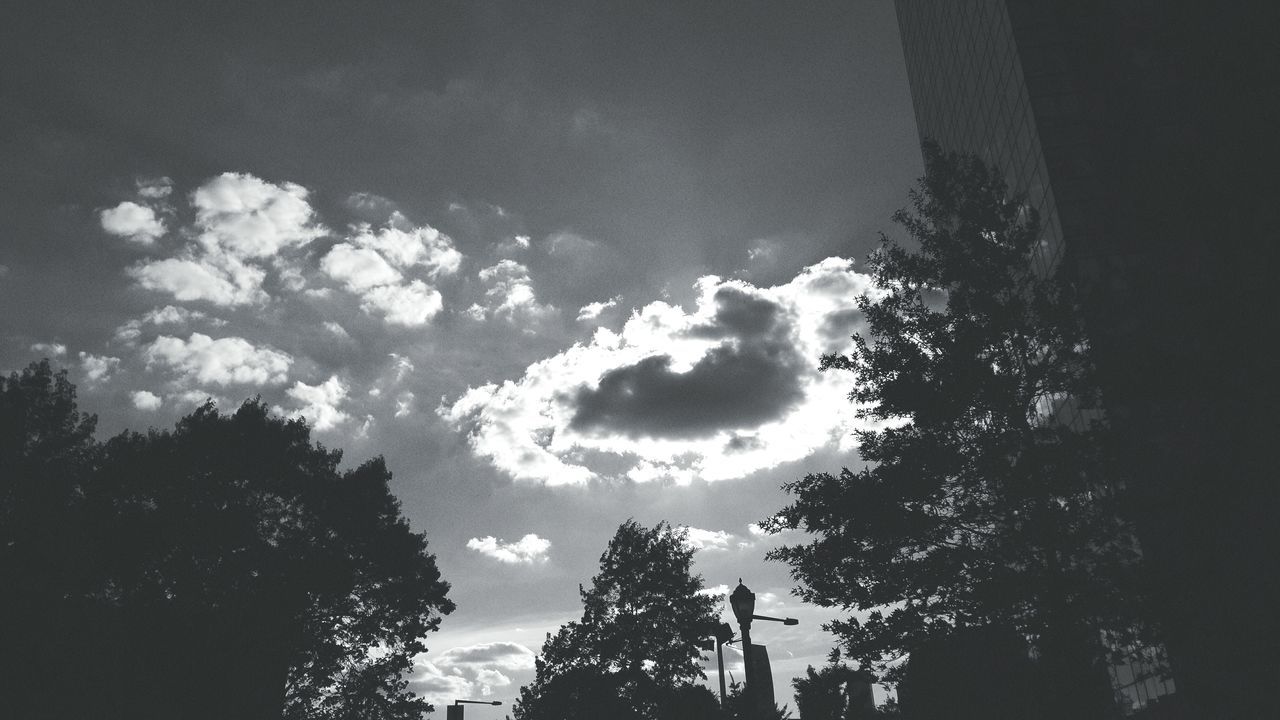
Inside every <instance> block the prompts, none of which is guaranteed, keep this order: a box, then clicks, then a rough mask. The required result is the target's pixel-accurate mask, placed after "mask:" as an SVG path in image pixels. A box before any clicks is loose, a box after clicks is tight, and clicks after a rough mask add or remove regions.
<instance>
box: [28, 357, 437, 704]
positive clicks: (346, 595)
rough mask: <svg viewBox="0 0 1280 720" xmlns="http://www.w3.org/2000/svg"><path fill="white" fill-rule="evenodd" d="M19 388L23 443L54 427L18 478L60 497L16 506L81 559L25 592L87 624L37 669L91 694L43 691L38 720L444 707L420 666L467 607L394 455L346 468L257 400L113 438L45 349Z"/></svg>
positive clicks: (46, 617)
mask: <svg viewBox="0 0 1280 720" xmlns="http://www.w3.org/2000/svg"><path fill="white" fill-rule="evenodd" d="M14 387H17V388H19V389H20V390H22V391H24V392H25V395H24V394H23V393H21V392H17V391H14V390H13V388H14ZM32 388H34V389H32ZM4 390H5V392H4V393H3V394H4V395H5V397H6V398H10V399H11V398H13V397H18V398H26V397H35V398H36V399H37V402H31V401H27V402H26V403H25V405H23V406H22V407H27V408H37V409H40V410H41V412H27V413H26V418H27V420H26V425H25V430H23V431H18V430H12V429H11V428H12V427H16V426H15V425H13V424H11V423H10V422H9V418H10V417H11V416H17V415H19V413H16V412H14V411H13V410H12V408H13V407H15V406H16V405H17V403H16V401H13V402H11V401H10V400H6V401H5V405H4V408H3V411H4V416H5V421H4V422H5V438H6V444H8V441H9V438H11V437H21V436H22V434H21V433H22V432H25V433H26V437H28V438H33V437H34V438H37V439H38V440H39V442H33V441H31V440H30V439H28V441H27V443H26V444H25V446H24V447H26V448H27V456H26V457H25V458H19V459H20V460H23V462H25V464H23V465H17V466H15V467H19V469H20V472H19V473H6V474H5V481H6V487H7V488H8V487H24V486H26V485H43V486H47V487H46V492H53V491H56V493H55V494H56V495H57V497H58V498H59V502H49V503H45V504H44V505H39V504H36V503H33V502H31V501H30V500H29V499H27V498H25V497H19V496H17V494H14V493H9V494H6V504H5V511H6V514H9V511H12V512H13V513H14V514H21V513H23V512H25V513H27V514H29V515H30V516H31V518H30V519H29V521H28V524H29V525H31V526H33V527H34V526H39V525H42V524H45V523H47V524H49V526H50V527H70V526H75V528H74V529H75V532H72V533H69V534H68V535H67V536H66V537H64V538H56V539H54V540H55V541H54V542H51V544H49V545H48V547H50V548H53V549H54V550H55V551H57V552H59V553H64V554H67V555H69V556H74V557H77V558H79V560H78V561H77V562H76V563H73V564H70V565H68V566H67V567H69V568H70V570H69V571H68V575H69V577H68V578H67V579H66V580H65V581H64V582H61V583H60V584H59V583H51V582H49V581H48V579H47V577H44V578H38V579H37V581H36V582H35V583H34V584H32V589H31V591H30V592H26V593H21V596H20V597H19V598H18V599H19V600H22V601H25V602H28V603H30V602H33V601H34V600H35V599H39V598H47V599H49V600H50V602H51V605H52V606H53V607H54V608H56V610H55V611H53V612H52V613H51V612H50V611H42V612H38V613H36V614H35V617H38V618H41V620H42V621H43V622H41V623H40V624H41V625H43V624H49V622H50V621H51V620H52V619H55V618H57V619H61V620H64V621H66V622H67V623H68V627H70V628H72V629H73V630H74V632H73V633H72V634H71V635H70V636H67V634H66V633H64V634H63V636H62V637H61V638H60V639H59V641H58V642H56V643H54V644H52V645H50V646H48V647H50V648H51V654H50V656H49V657H48V658H45V661H46V662H47V664H42V665H41V666H40V667H39V668H37V669H36V670H33V672H36V673H47V674H50V675H51V676H53V677H54V678H59V676H60V675H61V674H62V673H59V672H58V668H59V667H60V666H65V665H66V664H67V662H68V661H69V658H73V657H74V658H78V659H80V660H82V661H83V665H84V666H85V667H84V669H83V670H82V674H81V676H80V677H78V678H77V679H76V683H77V686H78V687H79V688H80V689H81V690H82V693H81V694H80V695H79V697H80V698H81V699H80V700H78V701H77V700H73V701H61V700H57V699H55V700H54V701H53V709H50V708H51V705H50V703H49V702H48V701H47V700H48V699H47V696H45V697H44V698H42V697H41V696H40V695H36V694H33V693H30V692H27V693H26V694H25V695H24V696H23V699H24V700H25V701H26V702H28V703H30V705H31V706H32V707H33V708H34V710H33V713H32V714H31V715H30V716H31V717H40V716H47V717H79V716H95V717H140V718H148V717H178V716H180V717H189V718H205V717H208V718H223V717H238V718H266V717H272V718H279V717H281V716H282V714H283V715H284V716H285V717H297V718H302V717H306V718H347V717H360V718H386V719H387V720H391V719H393V718H394V719H397V720H398V719H401V718H416V717H420V716H421V715H422V714H423V712H425V711H426V710H427V709H429V706H427V704H426V703H425V702H424V701H422V700H421V699H419V698H416V697H414V696H413V695H412V694H410V693H409V692H408V691H407V682H406V680H405V679H404V677H403V676H404V674H405V672H406V671H407V670H408V668H409V667H410V665H411V659H412V657H413V655H414V654H416V653H418V652H421V651H422V650H424V649H425V648H424V647H423V645H422V639H423V637H424V636H425V635H426V633H428V632H430V631H432V630H434V629H435V628H436V627H437V626H438V624H439V621H440V617H441V615H442V614H444V613H448V612H450V611H451V610H452V609H453V604H452V603H451V602H450V601H449V600H448V599H447V598H446V592H447V590H448V585H447V584H446V583H444V582H443V581H441V579H440V574H439V572H438V570H437V569H436V567H435V560H434V558H433V557H432V556H431V555H430V554H428V553H427V551H426V540H425V539H424V537H423V536H422V535H420V534H415V533H413V532H412V531H411V530H410V529H409V526H408V524H407V522H406V521H405V520H404V519H403V518H402V517H401V516H400V514H399V505H398V503H397V501H396V500H395V499H394V498H393V497H392V495H391V494H390V491H389V490H388V486H387V483H388V481H389V479H390V473H389V472H388V471H387V469H386V467H385V465H384V463H383V461H382V460H381V458H377V459H374V460H371V461H369V462H367V463H365V464H363V465H361V466H360V467H358V468H355V469H353V470H347V471H341V470H340V469H339V467H338V465H339V462H340V459H341V453H340V452H339V451H331V450H327V449H326V448H324V447H322V446H320V445H315V444H313V443H312V442H311V440H310V431H309V429H308V427H307V425H306V423H304V422H302V421H298V420H293V421H286V420H283V419H280V418H277V417H272V416H271V414H270V413H269V411H268V409H267V407H266V405H265V404H263V403H262V402H260V401H257V400H253V401H248V402H246V403H244V404H243V405H242V406H241V407H240V408H239V409H238V410H237V411H236V412H235V413H232V414H229V415H223V414H221V413H219V412H218V411H217V409H216V408H214V406H213V405H212V404H208V405H205V406H204V407H201V408H199V409H197V410H196V411H195V412H194V413H192V414H191V415H188V416H187V417H184V418H182V419H181V420H180V421H179V422H178V424H177V426H176V427H175V429H174V430H172V431H163V432H161V431H155V430H152V431H150V432H149V433H147V434H139V433H124V434H121V435H119V436H117V437H115V438H112V439H111V440H110V441H108V442H107V443H105V444H103V445H101V446H98V445H95V444H94V443H93V442H92V439H91V437H89V435H88V433H89V432H90V431H91V429H92V423H91V421H90V420H89V419H85V418H82V417H80V416H78V415H77V414H76V413H75V410H74V391H73V388H71V387H70V384H69V383H66V382H65V376H62V375H58V376H51V375H50V373H49V370H48V367H47V364H44V365H42V366H33V368H31V369H29V370H28V372H27V373H24V374H23V376H20V377H19V376H14V377H11V378H10V380H9V381H8V383H6V386H5V387H4ZM50 428H54V429H56V430H57V433H58V435H57V437H59V438H60V439H58V440H57V441H53V440H49V438H50V437H53V435H51V430H50ZM86 428H87V430H86ZM64 448H73V449H75V452H70V451H63V450H62V449H64ZM77 448H79V449H77ZM3 452H5V453H6V455H8V454H11V453H10V449H9V448H8V447H6V449H5V450H4V451H3ZM81 456H83V457H86V458H89V459H90V460H91V462H86V461H77V462H75V463H72V464H71V465H70V466H69V468H70V469H69V470H68V471H67V478H66V479H64V480H61V481H58V482H49V481H48V479H47V478H46V477H43V476H41V475H40V474H39V473H40V472H46V470H45V469H46V468H50V467H53V468H58V467H60V466H59V465H57V464H56V463H53V464H51V460H57V459H59V458H62V457H81ZM5 459H6V466H7V467H8V466H9V465H8V459H9V458H8V457H6V458H5ZM47 474H48V472H46V475H47ZM57 479H58V478H57V477H54V480H57ZM64 488H70V489H64ZM27 495H31V493H30V492H28V493H27ZM11 496H13V497H17V499H16V501H15V502H9V501H8V499H9V497H11ZM6 527H8V526H7V525H6ZM64 546H65V547H66V548H68V549H66V550H62V549H59V548H62V547H64ZM11 547H12V546H11ZM6 559H7V558H6ZM5 571H6V576H7V577H16V578H19V579H22V578H25V577H31V576H30V574H29V573H22V572H21V571H20V569H19V572H18V573H17V574H15V575H12V576H10V575H8V573H9V572H10V567H6V568H5ZM47 574H48V573H46V575H47ZM6 609H8V608H6ZM28 617H30V614H22V613H15V614H13V615H12V616H10V615H8V614H6V620H10V619H11V620H12V621H13V622H15V623H21V622H22V621H23V620H24V619H26V618H28ZM59 702H62V703H63V704H64V705H66V706H65V707H57V705H58V703H59ZM67 702H69V703H70V704H69V705H68V704H66V703H67ZM77 702H78V703H79V705H76V703H77Z"/></svg>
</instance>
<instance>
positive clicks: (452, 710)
mask: <svg viewBox="0 0 1280 720" xmlns="http://www.w3.org/2000/svg"><path fill="white" fill-rule="evenodd" d="M463 703H470V704H472V705H501V704H502V701H500V700H454V701H453V704H452V705H448V706H446V707H445V709H444V714H445V720H462V704H463Z"/></svg>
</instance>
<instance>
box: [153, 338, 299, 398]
mask: <svg viewBox="0 0 1280 720" xmlns="http://www.w3.org/2000/svg"><path fill="white" fill-rule="evenodd" d="M143 358H144V359H145V360H146V363H147V367H148V368H151V367H154V366H164V367H167V368H169V369H170V370H173V371H175V372H177V373H179V374H180V376H181V377H183V378H184V379H187V380H194V381H196V382H199V383H212V384H214V385H222V386H227V385H235V384H239V385H279V384H280V383H283V382H284V381H285V380H286V378H287V375H288V372H289V366H290V365H291V364H292V363H293V358H292V357H290V356H289V355H288V354H286V353H283V352H279V351H277V350H273V349H271V348H266V347H263V348H259V347H255V346H254V345H253V344H252V343H250V342H249V341H248V340H245V339H244V338H240V337H225V338H218V339H217V340H214V339H213V338H211V337H209V336H208V335H205V334H203V333H192V334H191V337H189V338H187V339H186V340H183V339H181V338H176V337H172V336H169V335H161V336H160V337H158V338H156V339H155V341H154V342H152V343H151V344H150V345H148V346H147V348H146V349H145V350H144V351H143Z"/></svg>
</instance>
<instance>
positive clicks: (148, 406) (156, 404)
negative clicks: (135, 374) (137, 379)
mask: <svg viewBox="0 0 1280 720" xmlns="http://www.w3.org/2000/svg"><path fill="white" fill-rule="evenodd" d="M129 399H130V400H131V401H132V402H133V406H134V407H136V408H138V409H139V410H158V409H159V408H160V406H161V405H162V404H164V401H163V400H161V399H160V396H159V395H157V394H155V393H153V392H151V391H150V390H135V391H134V392H132V393H129Z"/></svg>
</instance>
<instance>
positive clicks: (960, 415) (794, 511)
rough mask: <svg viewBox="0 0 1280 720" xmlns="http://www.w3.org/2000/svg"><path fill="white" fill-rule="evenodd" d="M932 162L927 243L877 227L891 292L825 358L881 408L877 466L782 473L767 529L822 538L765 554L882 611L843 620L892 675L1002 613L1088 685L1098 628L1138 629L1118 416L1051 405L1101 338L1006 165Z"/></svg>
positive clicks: (827, 599) (899, 217)
mask: <svg viewBox="0 0 1280 720" xmlns="http://www.w3.org/2000/svg"><path fill="white" fill-rule="evenodd" d="M925 159H926V174H925V177H924V178H923V179H922V180H921V182H920V185H919V187H918V189H916V190H913V191H912V193H911V200H912V210H911V211H907V210H902V211H899V212H898V213H896V214H895V216H894V220H895V222H897V223H898V224H900V225H901V226H902V227H904V228H905V229H906V230H907V232H908V233H909V235H910V236H911V237H912V238H913V239H914V240H915V241H917V242H918V244H919V245H918V249H910V248H908V247H904V246H901V245H897V244H895V243H893V242H891V241H889V240H888V239H887V238H886V239H885V240H884V244H883V246H882V247H881V248H880V249H879V250H878V251H876V252H875V253H873V254H872V256H871V258H870V260H869V266H870V268H871V271H872V273H873V274H874V276H875V279H876V282H877V285H878V287H879V288H880V289H881V292H880V293H879V294H871V295H868V296H864V297H861V298H859V299H858V305H859V308H860V309H861V310H862V312H863V313H864V314H865V316H866V320H867V323H868V326H869V329H870V339H866V338H862V337H858V338H855V339H857V340H858V341H859V342H858V343H857V345H856V346H855V349H854V352H853V354H852V355H849V356H845V355H829V356H826V357H824V358H823V359H822V365H821V366H822V368H823V369H824V370H843V371H848V372H850V373H851V374H852V376H853V383H854V387H853V390H852V392H851V393H850V395H849V398H850V400H851V401H852V402H854V403H855V404H857V406H858V413H859V417H861V418H863V419H865V420H868V421H872V423H873V424H872V426H871V429H867V430H862V431H858V432H857V433H856V434H857V437H858V440H859V452H860V454H861V458H862V460H864V461H865V462H866V466H865V467H864V468H863V469H861V470H859V471H851V470H848V469H844V470H842V471H841V472H840V473H839V474H837V475H832V474H829V473H817V474H812V475H809V476H807V477H805V478H804V479H802V480H799V481H796V482H793V483H790V484H788V485H787V486H786V490H787V491H788V492H789V493H791V494H792V496H793V497H794V501H793V503H792V504H791V505H790V506H788V507H786V508H784V509H783V510H781V511H780V512H778V513H777V514H776V515H775V516H774V517H773V518H771V519H770V520H769V521H768V522H767V523H766V525H767V527H768V528H770V529H772V530H774V531H780V530H783V529H802V530H805V531H807V532H810V533H813V534H815V535H816V536H817V537H816V539H815V540H813V541H812V542H811V543H809V544H807V545H795V546H788V547H783V548H780V549H778V550H775V551H773V552H772V553H771V554H770V557H771V558H773V559H777V560H782V561H784V562H786V563H788V564H790V565H791V569H792V574H793V576H794V577H795V578H796V579H797V580H798V581H799V582H800V583H801V584H800V587H799V592H800V594H801V595H802V597H804V598H805V599H806V600H809V601H811V602H815V603H819V604H822V605H826V606H841V607H847V608H856V609H860V610H866V611H869V616H867V619H866V620H865V621H863V620H859V619H857V618H853V617H851V618H849V619H846V620H840V621H837V622H835V623H833V624H832V625H831V629H832V630H833V631H834V632H835V633H836V634H837V635H838V636H839V637H840V638H841V640H842V642H843V645H844V647H845V649H846V650H847V651H848V654H849V656H850V657H851V658H852V659H855V660H857V661H858V663H859V665H860V666H861V667H863V668H867V669H872V670H875V671H877V672H879V673H882V674H884V675H885V676H886V677H887V678H888V679H890V680H893V679H894V678H895V677H896V673H895V670H894V668H893V666H892V665H891V664H890V662H891V661H892V660H893V659H894V658H897V657H900V656H902V655H903V654H905V653H909V652H910V651H911V650H912V649H913V648H915V647H919V646H921V645H922V644H924V643H925V642H927V641H928V640H930V639H931V638H934V637H937V636H940V635H946V634H948V633H950V632H951V631H952V630H953V628H956V627H964V626H971V625H978V626H986V625H1001V626H1005V627H1012V628H1014V629H1016V630H1017V631H1018V632H1019V633H1021V634H1023V635H1024V636H1026V637H1028V638H1030V639H1031V640H1032V642H1033V645H1034V646H1035V648H1036V649H1037V650H1038V651H1039V652H1040V653H1041V656H1042V658H1044V659H1045V662H1046V665H1054V662H1053V661H1052V660H1051V659H1053V658H1059V659H1062V658H1068V657H1069V658H1070V662H1069V663H1068V662H1067V661H1065V660H1064V662H1063V663H1059V664H1057V665H1055V666H1054V667H1055V670H1056V671H1057V672H1058V674H1059V676H1060V677H1062V678H1063V684H1064V685H1070V684H1071V683H1076V686H1075V687H1074V689H1073V691H1074V692H1075V693H1076V694H1077V695H1083V694H1088V693H1086V692H1084V690H1083V689H1082V687H1083V685H1082V683H1083V682H1084V681H1083V679H1082V677H1083V676H1082V673H1083V675H1088V676H1089V678H1090V681H1089V682H1092V681H1093V679H1096V677H1097V671H1098V670H1099V669H1100V666H1099V663H1100V661H1101V658H1100V657H1099V655H1100V652H1101V647H1100V645H1101V644H1100V642H1099V637H1100V631H1103V630H1106V631H1111V632H1113V633H1115V634H1116V636H1117V637H1119V636H1123V635H1126V634H1127V633H1128V632H1130V631H1131V630H1132V629H1133V628H1134V627H1135V626H1136V624H1135V620H1134V618H1135V617H1136V613H1135V609H1134V604H1133V600H1134V598H1136V596H1137V595H1136V593H1135V592H1133V591H1132V576H1133V574H1134V573H1133V566H1134V562H1135V560H1136V552H1137V551H1136V548H1135V547H1134V544H1133V542H1132V540H1131V538H1132V535H1131V533H1130V532H1129V531H1128V529H1127V528H1126V527H1125V526H1124V525H1123V523H1122V522H1121V521H1120V520H1119V519H1118V518H1119V515H1118V514H1117V512H1116V508H1115V505H1116V495H1115V492H1114V489H1115V487H1116V484H1113V482H1112V480H1113V479H1112V478H1110V477H1108V474H1107V469H1108V467H1109V466H1110V464H1111V462H1110V456H1109V443H1108V442H1107V435H1106V429H1105V427H1104V426H1103V424H1102V423H1100V422H1097V421H1094V422H1088V423H1081V424H1080V425H1082V426H1076V427H1068V426H1066V425H1065V424H1063V423H1060V422H1058V421H1057V419H1056V418H1057V416H1056V415H1054V414H1053V413H1052V412H1050V410H1052V409H1056V408H1062V407H1068V408H1069V406H1072V405H1074V406H1075V407H1078V408H1086V409H1087V408H1090V407H1095V406H1096V389H1095V382H1094V377H1093V373H1094V370H1093V366H1092V363H1091V361H1090V357H1089V347H1088V343H1087V342H1086V338H1085V336H1084V334H1083V331H1082V329H1081V326H1080V323H1079V321H1078V316H1077V312H1076V306H1075V303H1074V302H1073V300H1072V294H1071V292H1070V288H1069V287H1068V286H1067V285H1066V284H1065V283H1064V282H1063V281H1062V280H1060V278H1059V277H1058V276H1057V275H1056V274H1055V275H1047V276H1046V275H1044V274H1040V273H1037V271H1036V270H1035V269H1034V268H1033V263H1032V259H1033V255H1034V254H1035V252H1036V250H1037V235H1038V232H1037V221H1036V218H1035V216H1034V213H1032V212H1030V211H1029V210H1027V209H1026V208H1025V206H1024V205H1022V204H1021V203H1020V202H1018V201H1017V200H1016V199H1013V200H1011V199H1008V198H1007V197H1006V187H1005V184H1004V182H1003V181H1002V180H1001V179H1000V175H999V173H997V172H995V171H993V170H991V169H989V168H987V167H985V166H984V165H983V164H982V163H981V162H980V161H978V160H977V159H974V158H968V157H960V156H956V155H954V154H946V153H943V152H941V151H940V150H938V149H937V147H936V146H933V145H931V144H928V145H926V148H925ZM1081 643H1083V644H1084V645H1086V646H1088V648H1089V652H1088V653H1085V655H1089V653H1092V655H1091V656H1089V657H1084V656H1083V655H1081V653H1080V651H1079V650H1078V648H1079V647H1080V645H1081ZM1073 663H1074V664H1079V663H1083V665H1084V666H1085V667H1084V668H1083V669H1082V668H1080V667H1074V668H1069V667H1067V665H1068V664H1073ZM1091 717H1097V715H1091Z"/></svg>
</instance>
